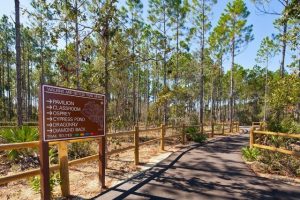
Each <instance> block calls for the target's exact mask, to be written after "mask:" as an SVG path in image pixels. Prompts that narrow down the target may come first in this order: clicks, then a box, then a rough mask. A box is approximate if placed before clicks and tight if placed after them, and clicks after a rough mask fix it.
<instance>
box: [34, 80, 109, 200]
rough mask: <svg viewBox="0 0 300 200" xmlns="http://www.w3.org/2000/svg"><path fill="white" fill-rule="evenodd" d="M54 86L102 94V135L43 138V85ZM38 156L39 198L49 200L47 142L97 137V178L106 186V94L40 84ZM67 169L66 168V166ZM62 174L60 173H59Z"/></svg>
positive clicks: (103, 186)
mask: <svg viewBox="0 0 300 200" xmlns="http://www.w3.org/2000/svg"><path fill="white" fill-rule="evenodd" d="M45 86H49V87H54V88H60V89H65V90H72V91H76V92H83V93H88V94H94V95H100V96H103V106H104V109H103V120H104V121H103V135H88V136H86V135H84V136H81V137H72V138H61V139H54V140H45V109H44V107H45V105H44V103H45V102H44V100H45V98H44V87H45ZM38 107H39V110H38V113H39V120H38V121H39V124H38V125H39V126H38V127H39V135H40V137H39V141H40V142H39V154H40V155H39V158H40V171H41V173H40V177H41V178H40V184H41V199H43V200H50V199H51V191H50V168H49V142H51V141H58V142H61V143H63V141H68V140H76V139H80V138H81V139H85V138H95V139H99V142H98V144H99V147H98V149H99V163H98V166H99V180H100V182H101V185H102V188H106V185H105V165H106V160H105V146H106V136H105V135H106V131H107V130H106V120H107V119H106V109H107V102H106V95H104V94H98V93H93V92H87V91H83V90H75V89H69V88H65V87H58V86H52V85H48V84H42V85H40V89H39V105H38ZM66 170H68V168H66ZM61 175H62V174H61ZM65 187H66V188H69V185H66V186H65Z"/></svg>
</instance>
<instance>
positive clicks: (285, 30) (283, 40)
mask: <svg viewBox="0 0 300 200" xmlns="http://www.w3.org/2000/svg"><path fill="white" fill-rule="evenodd" d="M286 33H287V20H284V23H283V35H282V37H283V39H282V56H281V63H280V76H281V78H283V77H284V64H285V52H286Z"/></svg>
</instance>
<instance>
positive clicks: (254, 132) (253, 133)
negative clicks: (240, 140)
mask: <svg viewBox="0 0 300 200" xmlns="http://www.w3.org/2000/svg"><path fill="white" fill-rule="evenodd" d="M263 129H264V128H263V127H262V126H260V127H255V126H252V127H251V129H250V147H251V148H252V147H256V148H260V149H267V150H270V151H274V152H280V153H284V154H288V155H293V156H297V157H300V152H299V151H293V150H287V149H284V148H281V147H276V146H269V145H263V144H257V143H255V142H256V139H257V137H260V136H265V137H266V136H276V137H283V138H288V139H300V134H289V133H276V132H269V131H264V130H263Z"/></svg>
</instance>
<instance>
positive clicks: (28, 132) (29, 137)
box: [0, 126, 39, 161]
mask: <svg viewBox="0 0 300 200" xmlns="http://www.w3.org/2000/svg"><path fill="white" fill-rule="evenodd" d="M38 137H39V135H38V130H37V128H33V127H27V126H23V127H21V128H10V129H3V130H0V138H1V140H2V141H4V143H22V142H31V141H36V140H38ZM36 152H37V149H32V148H30V149H19V150H9V151H6V155H7V157H8V158H9V159H10V160H13V161H19V160H23V159H28V158H29V157H32V156H34V157H36ZM33 154H35V155H33Z"/></svg>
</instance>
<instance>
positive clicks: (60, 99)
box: [39, 85, 105, 200]
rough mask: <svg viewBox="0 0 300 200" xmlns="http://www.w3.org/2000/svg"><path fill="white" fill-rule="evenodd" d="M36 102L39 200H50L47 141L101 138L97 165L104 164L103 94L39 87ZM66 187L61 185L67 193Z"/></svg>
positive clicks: (102, 169) (103, 170) (101, 175)
mask: <svg viewBox="0 0 300 200" xmlns="http://www.w3.org/2000/svg"><path fill="white" fill-rule="evenodd" d="M39 102H40V103H39V131H40V165H41V195H42V199H45V200H48V199H50V185H49V180H50V174H49V172H50V170H49V151H48V150H49V144H48V142H50V141H65V140H72V139H79V138H100V140H101V142H100V144H101V145H100V146H101V148H99V155H100V156H101V157H100V158H99V163H100V164H102V165H103V164H105V161H104V160H105V155H104V154H105V139H104V138H105V137H104V136H105V95H103V94H96V93H91V92H85V91H80V90H73V89H67V88H62V87H55V86H50V85H42V87H41V92H40V101H39ZM99 166H100V165H99ZM100 169H101V170H99V172H100V173H101V174H100V177H101V179H100V181H101V182H102V181H103V180H105V179H104V178H103V177H104V176H105V166H104V167H100ZM66 182H68V181H66ZM102 185H104V183H103V182H102ZM68 187H69V186H64V188H65V190H66V191H68ZM66 193H67V192H66Z"/></svg>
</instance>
